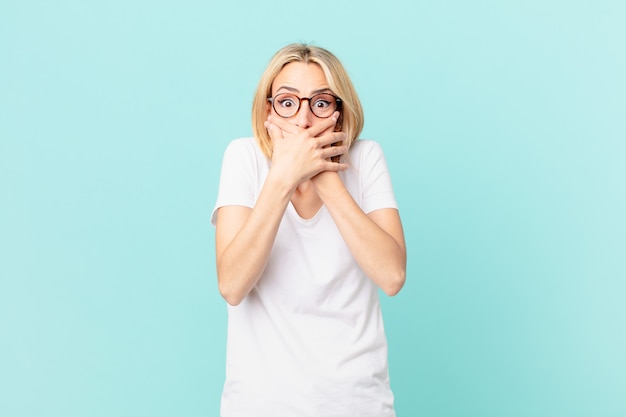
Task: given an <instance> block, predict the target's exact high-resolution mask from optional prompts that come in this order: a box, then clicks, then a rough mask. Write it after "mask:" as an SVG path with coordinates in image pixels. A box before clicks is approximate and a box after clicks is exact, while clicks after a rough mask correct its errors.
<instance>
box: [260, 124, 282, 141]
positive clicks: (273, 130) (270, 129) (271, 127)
mask: <svg viewBox="0 0 626 417" xmlns="http://www.w3.org/2000/svg"><path fill="white" fill-rule="evenodd" d="M263 124H264V125H265V128H266V129H267V133H268V134H269V135H270V138H271V139H272V140H277V139H282V138H283V132H282V130H281V129H280V128H279V127H278V126H276V125H275V124H273V123H271V122H269V121H265V123H263Z"/></svg>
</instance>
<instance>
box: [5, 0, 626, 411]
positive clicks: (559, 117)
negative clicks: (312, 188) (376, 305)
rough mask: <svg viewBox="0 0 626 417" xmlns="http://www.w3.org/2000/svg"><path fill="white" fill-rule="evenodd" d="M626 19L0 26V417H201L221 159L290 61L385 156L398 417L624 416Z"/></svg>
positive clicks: (90, 17) (50, 10)
mask: <svg viewBox="0 0 626 417" xmlns="http://www.w3.org/2000/svg"><path fill="white" fill-rule="evenodd" d="M624 21H626V5H625V4H624V2H622V1H618V0H615V1H612V0H600V1H598V2H589V1H587V2H582V1H565V0H563V1H543V0H541V1H540V0H531V1H528V0H525V1H522V0H512V1H482V0H479V1H475V2H464V1H460V0H456V1H441V2H434V1H410V0H403V1H398V0H390V1H386V2H382V1H377V2H373V1H372V2H367V1H333V2H331V1H318V2H313V1H308V2H293V1H291V2H288V1H258V2H257V1H254V2H253V1H249V2H237V1H231V2H221V3H216V2H210V1H194V0H191V1H190V0H183V1H176V2H174V1H147V0H140V1H122V0H113V1H99V2H95V1H69V0H61V1H57V2H46V1H33V0H26V1H20V2H18V1H8V0H6V1H2V3H1V4H0V416H2V417H56V416H58V417H85V416H89V417H110V416H131V417H161V416H163V417H165V416H168V417H169V416H177V417H178V416H181V417H192V416H198V417H199V416H217V415H218V410H219V398H220V393H221V388H222V383H223V381H224V366H225V365H224V363H225V357H224V356H225V342H226V318H227V317H226V304H225V302H224V301H223V300H222V298H221V297H220V295H219V292H218V290H217V285H216V274H215V259H214V256H215V255H214V229H213V228H212V226H211V225H210V223H209V215H210V212H211V209H212V207H213V204H214V202H215V198H216V192H217V185H218V177H219V170H220V165H221V158H222V153H223V151H224V149H225V147H226V145H227V144H228V143H229V141H230V140H232V139H235V138H237V137H243V136H250V135H251V128H250V107H251V100H252V95H253V92H254V89H255V88H256V83H257V82H258V79H259V77H260V75H261V72H262V70H263V69H264V67H265V65H266V64H267V63H268V61H269V59H270V57H271V55H272V54H273V53H274V52H275V51H276V50H278V49H279V48H280V47H282V46H284V45H286V44H288V43H292V42H299V41H305V42H310V43H313V44H315V45H319V46H322V47H326V48H328V49H330V50H331V51H333V52H334V53H336V55H337V56H338V57H339V58H340V59H341V60H342V61H343V62H344V64H345V66H346V68H347V70H348V72H349V74H350V75H351V77H352V78H353V81H354V83H355V85H356V88H357V90H358V91H359V93H360V97H361V99H362V102H363V105H364V108H365V114H366V123H365V130H364V132H363V135H362V137H363V138H369V139H374V140H377V141H378V142H379V143H380V144H381V145H382V147H383V150H384V151H385V154H386V156H387V161H388V163H389V166H390V169H391V173H392V175H393V181H394V188H395V192H396V195H397V199H398V202H399V206H400V212H401V215H402V218H403V221H404V226H405V233H406V238H407V244H408V251H409V262H408V278H407V283H406V286H405V288H404V289H403V291H402V292H401V293H400V294H399V295H398V296H397V297H395V298H388V297H386V296H384V295H383V296H382V299H383V309H384V316H385V325H386V332H387V336H388V339H389V350H390V373H391V383H392V389H393V390H394V392H395V395H396V408H397V413H398V416H399V417H410V416H428V417H435V416H446V417H447V416H455V417H456V416H479V417H500V416H519V417H522V416H532V417H540V416H545V417H555V416H568V417H569V416H589V417H592V416H593V417H596V416H601V417H613V416H614V417H618V416H620V417H623V416H625V415H626V353H625V352H626V302H625V299H626V185H625V181H626V76H625V74H626V48H624V41H625V40H626V25H624Z"/></svg>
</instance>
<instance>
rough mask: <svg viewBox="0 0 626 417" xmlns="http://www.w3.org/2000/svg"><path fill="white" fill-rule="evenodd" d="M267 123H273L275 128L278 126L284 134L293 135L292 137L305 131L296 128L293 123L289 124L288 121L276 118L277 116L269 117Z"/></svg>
mask: <svg viewBox="0 0 626 417" xmlns="http://www.w3.org/2000/svg"><path fill="white" fill-rule="evenodd" d="M267 122H269V123H271V124H272V125H274V126H278V127H279V128H280V129H281V130H282V131H283V132H285V133H288V134H292V135H297V134H298V133H300V132H302V131H303V130H304V129H302V128H301V127H299V126H296V125H294V124H292V123H289V122H288V121H287V120H285V119H283V118H281V117H276V116H271V115H270V116H268V118H267Z"/></svg>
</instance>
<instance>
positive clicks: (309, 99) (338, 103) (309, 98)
mask: <svg viewBox="0 0 626 417" xmlns="http://www.w3.org/2000/svg"><path fill="white" fill-rule="evenodd" d="M282 95H289V96H293V97H295V98H297V99H298V108H297V109H296V111H294V112H293V114H292V115H291V116H282V115H281V114H280V113H279V112H278V110H276V105H275V104H276V102H275V100H276V97H278V96H282ZM322 95H328V96H331V97H333V98H334V99H335V102H336V103H337V107H335V110H333V112H332V113H331V114H329V115H328V116H326V117H323V116H318V115H317V114H315V110H313V106H312V103H313V102H312V101H311V99H314V98H315V97H317V96H322ZM303 100H306V101H308V102H309V109H311V113H312V114H313V116H315V117H317V118H318V119H328V118H329V117H330V116H332V115H333V113H334V112H336V111H341V99H340V98H339V97H337V96H336V95H334V94H331V93H317V94H315V95H312V96H311V97H298V96H297V95H295V94H293V93H280V94H276V95H275V96H274V97H268V98H267V101H268V102H269V103H272V108H273V109H274V111H275V112H276V114H277V115H278V116H280V117H282V118H283V119H290V118H292V117H293V116H295V115H296V114H298V112H299V111H300V108H301V107H302V101H303Z"/></svg>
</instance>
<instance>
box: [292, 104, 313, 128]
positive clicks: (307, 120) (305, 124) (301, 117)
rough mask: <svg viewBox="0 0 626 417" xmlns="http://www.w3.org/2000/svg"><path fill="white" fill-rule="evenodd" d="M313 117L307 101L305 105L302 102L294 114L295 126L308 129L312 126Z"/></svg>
mask: <svg viewBox="0 0 626 417" xmlns="http://www.w3.org/2000/svg"><path fill="white" fill-rule="evenodd" d="M313 117H315V115H314V114H313V112H312V111H311V107H310V106H309V103H308V100H307V102H306V103H305V102H302V103H301V104H300V108H299V109H298V113H296V119H295V121H296V126H298V127H301V128H304V129H308V128H309V127H311V126H312V125H313Z"/></svg>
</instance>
